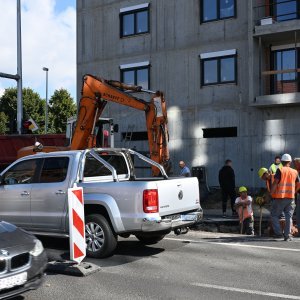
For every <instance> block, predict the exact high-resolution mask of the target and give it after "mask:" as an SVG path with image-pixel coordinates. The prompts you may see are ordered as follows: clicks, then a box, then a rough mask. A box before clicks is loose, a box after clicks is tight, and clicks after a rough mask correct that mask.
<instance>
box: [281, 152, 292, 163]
mask: <svg viewBox="0 0 300 300" xmlns="http://www.w3.org/2000/svg"><path fill="white" fill-rule="evenodd" d="M281 161H287V162H288V161H292V157H291V156H290V155H289V154H287V153H285V154H283V155H282V156H281Z"/></svg>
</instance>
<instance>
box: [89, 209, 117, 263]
mask: <svg viewBox="0 0 300 300" xmlns="http://www.w3.org/2000/svg"><path fill="white" fill-rule="evenodd" d="M85 241H86V254H87V256H89V257H94V258H104V257H107V256H110V255H112V254H113V252H114V250H115V249H116V247H117V243H118V237H117V235H116V234H115V233H114V232H113V230H112V228H111V226H110V224H109V222H108V221H107V219H106V218H105V217H104V216H102V215H96V214H94V215H88V216H86V218H85Z"/></svg>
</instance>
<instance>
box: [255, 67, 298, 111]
mask: <svg viewBox="0 0 300 300" xmlns="http://www.w3.org/2000/svg"><path fill="white" fill-rule="evenodd" d="M299 73H300V69H287V70H275V71H274V70H272V71H264V72H262V73H261V82H260V86H259V90H260V93H259V94H260V96H257V97H256V98H255V102H253V103H252V104H251V106H255V107H274V106H300V75H299Z"/></svg>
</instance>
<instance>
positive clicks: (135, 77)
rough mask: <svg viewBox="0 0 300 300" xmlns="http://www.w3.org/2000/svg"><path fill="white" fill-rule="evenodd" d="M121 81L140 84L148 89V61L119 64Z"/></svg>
mask: <svg viewBox="0 0 300 300" xmlns="http://www.w3.org/2000/svg"><path fill="white" fill-rule="evenodd" d="M120 69H121V82H124V83H127V84H134V85H138V86H142V87H143V89H146V90H148V89H149V87H150V80H149V77H150V76H149V72H150V68H149V62H143V63H135V64H128V65H121V66H120Z"/></svg>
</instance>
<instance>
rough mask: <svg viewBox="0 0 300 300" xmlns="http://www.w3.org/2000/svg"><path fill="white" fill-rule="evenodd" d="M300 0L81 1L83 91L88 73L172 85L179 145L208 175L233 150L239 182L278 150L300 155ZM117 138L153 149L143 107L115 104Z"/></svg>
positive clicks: (214, 180)
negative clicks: (146, 137) (129, 136)
mask: <svg viewBox="0 0 300 300" xmlns="http://www.w3.org/2000/svg"><path fill="white" fill-rule="evenodd" d="M299 2H300V1H297V0H292V1H289V0H148V1H146V0H125V1H117V0H102V1H97V0H77V24H78V25H77V38H78V39H77V81H78V95H79V97H78V99H79V98H80V87H81V81H82V76H83V74H85V73H90V74H94V75H97V76H100V77H103V78H106V79H116V80H121V81H124V82H127V83H134V84H138V85H143V87H144V88H149V89H151V90H162V91H164V92H165V95H166V100H167V107H168V118H169V130H170V153H171V159H172V161H173V167H174V173H175V174H176V173H178V172H179V169H178V161H179V160H185V161H186V163H187V165H188V166H190V167H196V166H205V168H206V173H207V179H208V184H209V185H210V186H216V185H218V171H219V169H220V167H221V166H222V165H223V163H224V160H225V159H227V158H230V159H232V161H233V166H234V169H235V173H236V184H237V185H246V186H249V187H252V186H255V187H259V186H262V185H263V183H262V182H261V181H260V180H259V178H258V176H257V170H258V168H259V167H261V166H266V167H269V165H270V164H271V163H272V161H273V158H274V156H275V155H277V154H283V153H285V152H288V153H290V154H291V155H292V156H300V147H299V145H298V143H299V142H298V141H299V138H300V121H299V117H300V93H299V77H298V74H299V70H300V66H299V64H300V58H299V55H298V54H299V43H298V40H299V42H300V33H299V31H300V20H299V9H300V4H299ZM105 116H109V117H112V118H114V120H115V122H116V123H118V124H119V126H120V132H119V133H118V134H117V135H116V146H123V145H124V140H123V138H124V136H125V134H126V131H128V130H133V136H132V137H133V138H132V140H131V142H130V147H134V146H136V148H137V149H138V150H147V141H145V140H144V131H145V128H146V127H145V125H144V124H145V118H144V115H143V113H142V112H140V111H135V110H132V109H130V108H127V107H122V106H120V105H115V104H108V105H107V108H106V112H105Z"/></svg>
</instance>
